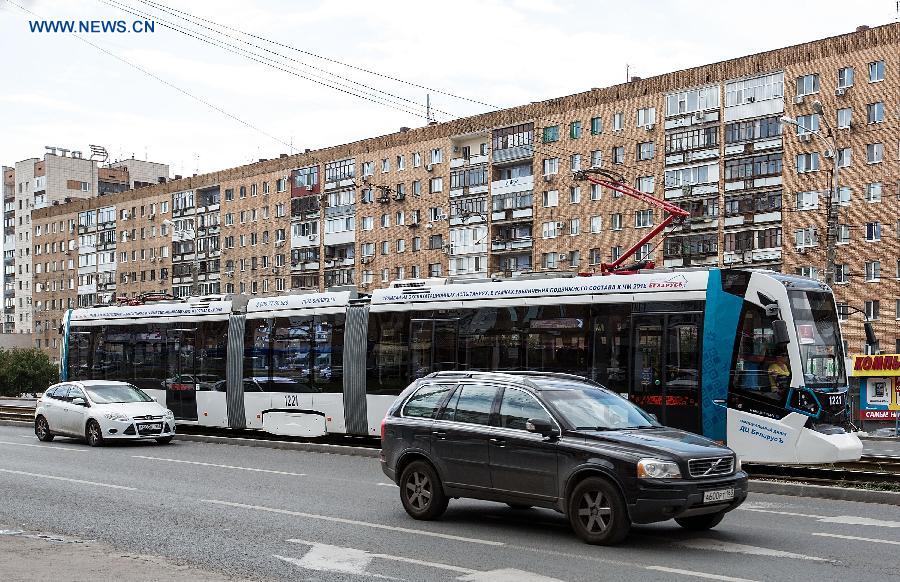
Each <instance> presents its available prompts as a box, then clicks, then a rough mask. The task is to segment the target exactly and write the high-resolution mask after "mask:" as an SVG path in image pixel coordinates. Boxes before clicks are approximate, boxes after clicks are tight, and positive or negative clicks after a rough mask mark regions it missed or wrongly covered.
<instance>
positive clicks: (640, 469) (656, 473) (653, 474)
mask: <svg viewBox="0 0 900 582" xmlns="http://www.w3.org/2000/svg"><path fill="white" fill-rule="evenodd" d="M637 476H638V477H639V478H641V479H681V469H679V468H678V465H677V464H676V463H673V462H672V461H663V460H660V459H641V460H640V461H638V464H637Z"/></svg>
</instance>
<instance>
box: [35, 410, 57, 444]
mask: <svg viewBox="0 0 900 582" xmlns="http://www.w3.org/2000/svg"><path fill="white" fill-rule="evenodd" d="M34 434H35V435H36V436H37V438H38V440H39V441H43V442H45V443H49V442H50V441H52V440H53V434H51V433H50V425H49V424H47V419H46V418H44V417H43V416H39V417H37V420H35V421H34Z"/></svg>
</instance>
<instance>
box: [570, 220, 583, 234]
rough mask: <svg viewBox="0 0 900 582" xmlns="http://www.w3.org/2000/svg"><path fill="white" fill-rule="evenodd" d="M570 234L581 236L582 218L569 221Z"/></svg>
mask: <svg viewBox="0 0 900 582" xmlns="http://www.w3.org/2000/svg"><path fill="white" fill-rule="evenodd" d="M569 234H570V235H573V236H574V235H576V234H581V219H580V218H572V219H570V220H569Z"/></svg>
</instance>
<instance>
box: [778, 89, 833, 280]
mask: <svg viewBox="0 0 900 582" xmlns="http://www.w3.org/2000/svg"><path fill="white" fill-rule="evenodd" d="M813 111H814V112H815V113H817V114H818V115H819V117H821V119H822V121H823V122H824V123H825V127H826V128H828V135H827V137H826V136H823V135H822V134H821V133H819V131H818V130H815V131H813V130H812V129H810V128H808V127H806V126H804V125H802V124H801V123H800V122H798V121H797V120H796V119H793V118H791V117H787V116H784V117H782V118H781V122H782V123H783V124H786V125H793V126H795V127H797V128H799V129H801V130H803V131H805V132H806V133H808V134H810V135H812V136H814V137H815V138H816V139H818V140H821V141H822V143H824V144H825V147H826V148H829V149H830V150H831V159H832V164H831V187H830V188H829V189H828V196H826V200H827V202H826V204H827V207H826V214H825V284H826V285H828V286H829V287H831V286H833V285H834V255H835V248H836V247H835V245H836V243H837V219H838V212H837V209H838V204H839V203H840V191H839V190H840V186H839V184H840V182H839V174H838V172H839V171H840V165H839V164H838V151H837V135H836V134H835V132H834V130H833V129H832V127H831V124H830V123H829V122H828V119H827V118H826V117H825V115H823V107H822V103H821V102H819V101H816V102H814V103H813Z"/></svg>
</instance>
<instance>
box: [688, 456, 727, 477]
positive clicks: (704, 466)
mask: <svg viewBox="0 0 900 582" xmlns="http://www.w3.org/2000/svg"><path fill="white" fill-rule="evenodd" d="M688 469H689V470H690V472H691V477H715V476H717V475H730V474H731V473H732V472H733V471H734V457H712V458H710V459H692V460H690V461H688Z"/></svg>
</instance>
